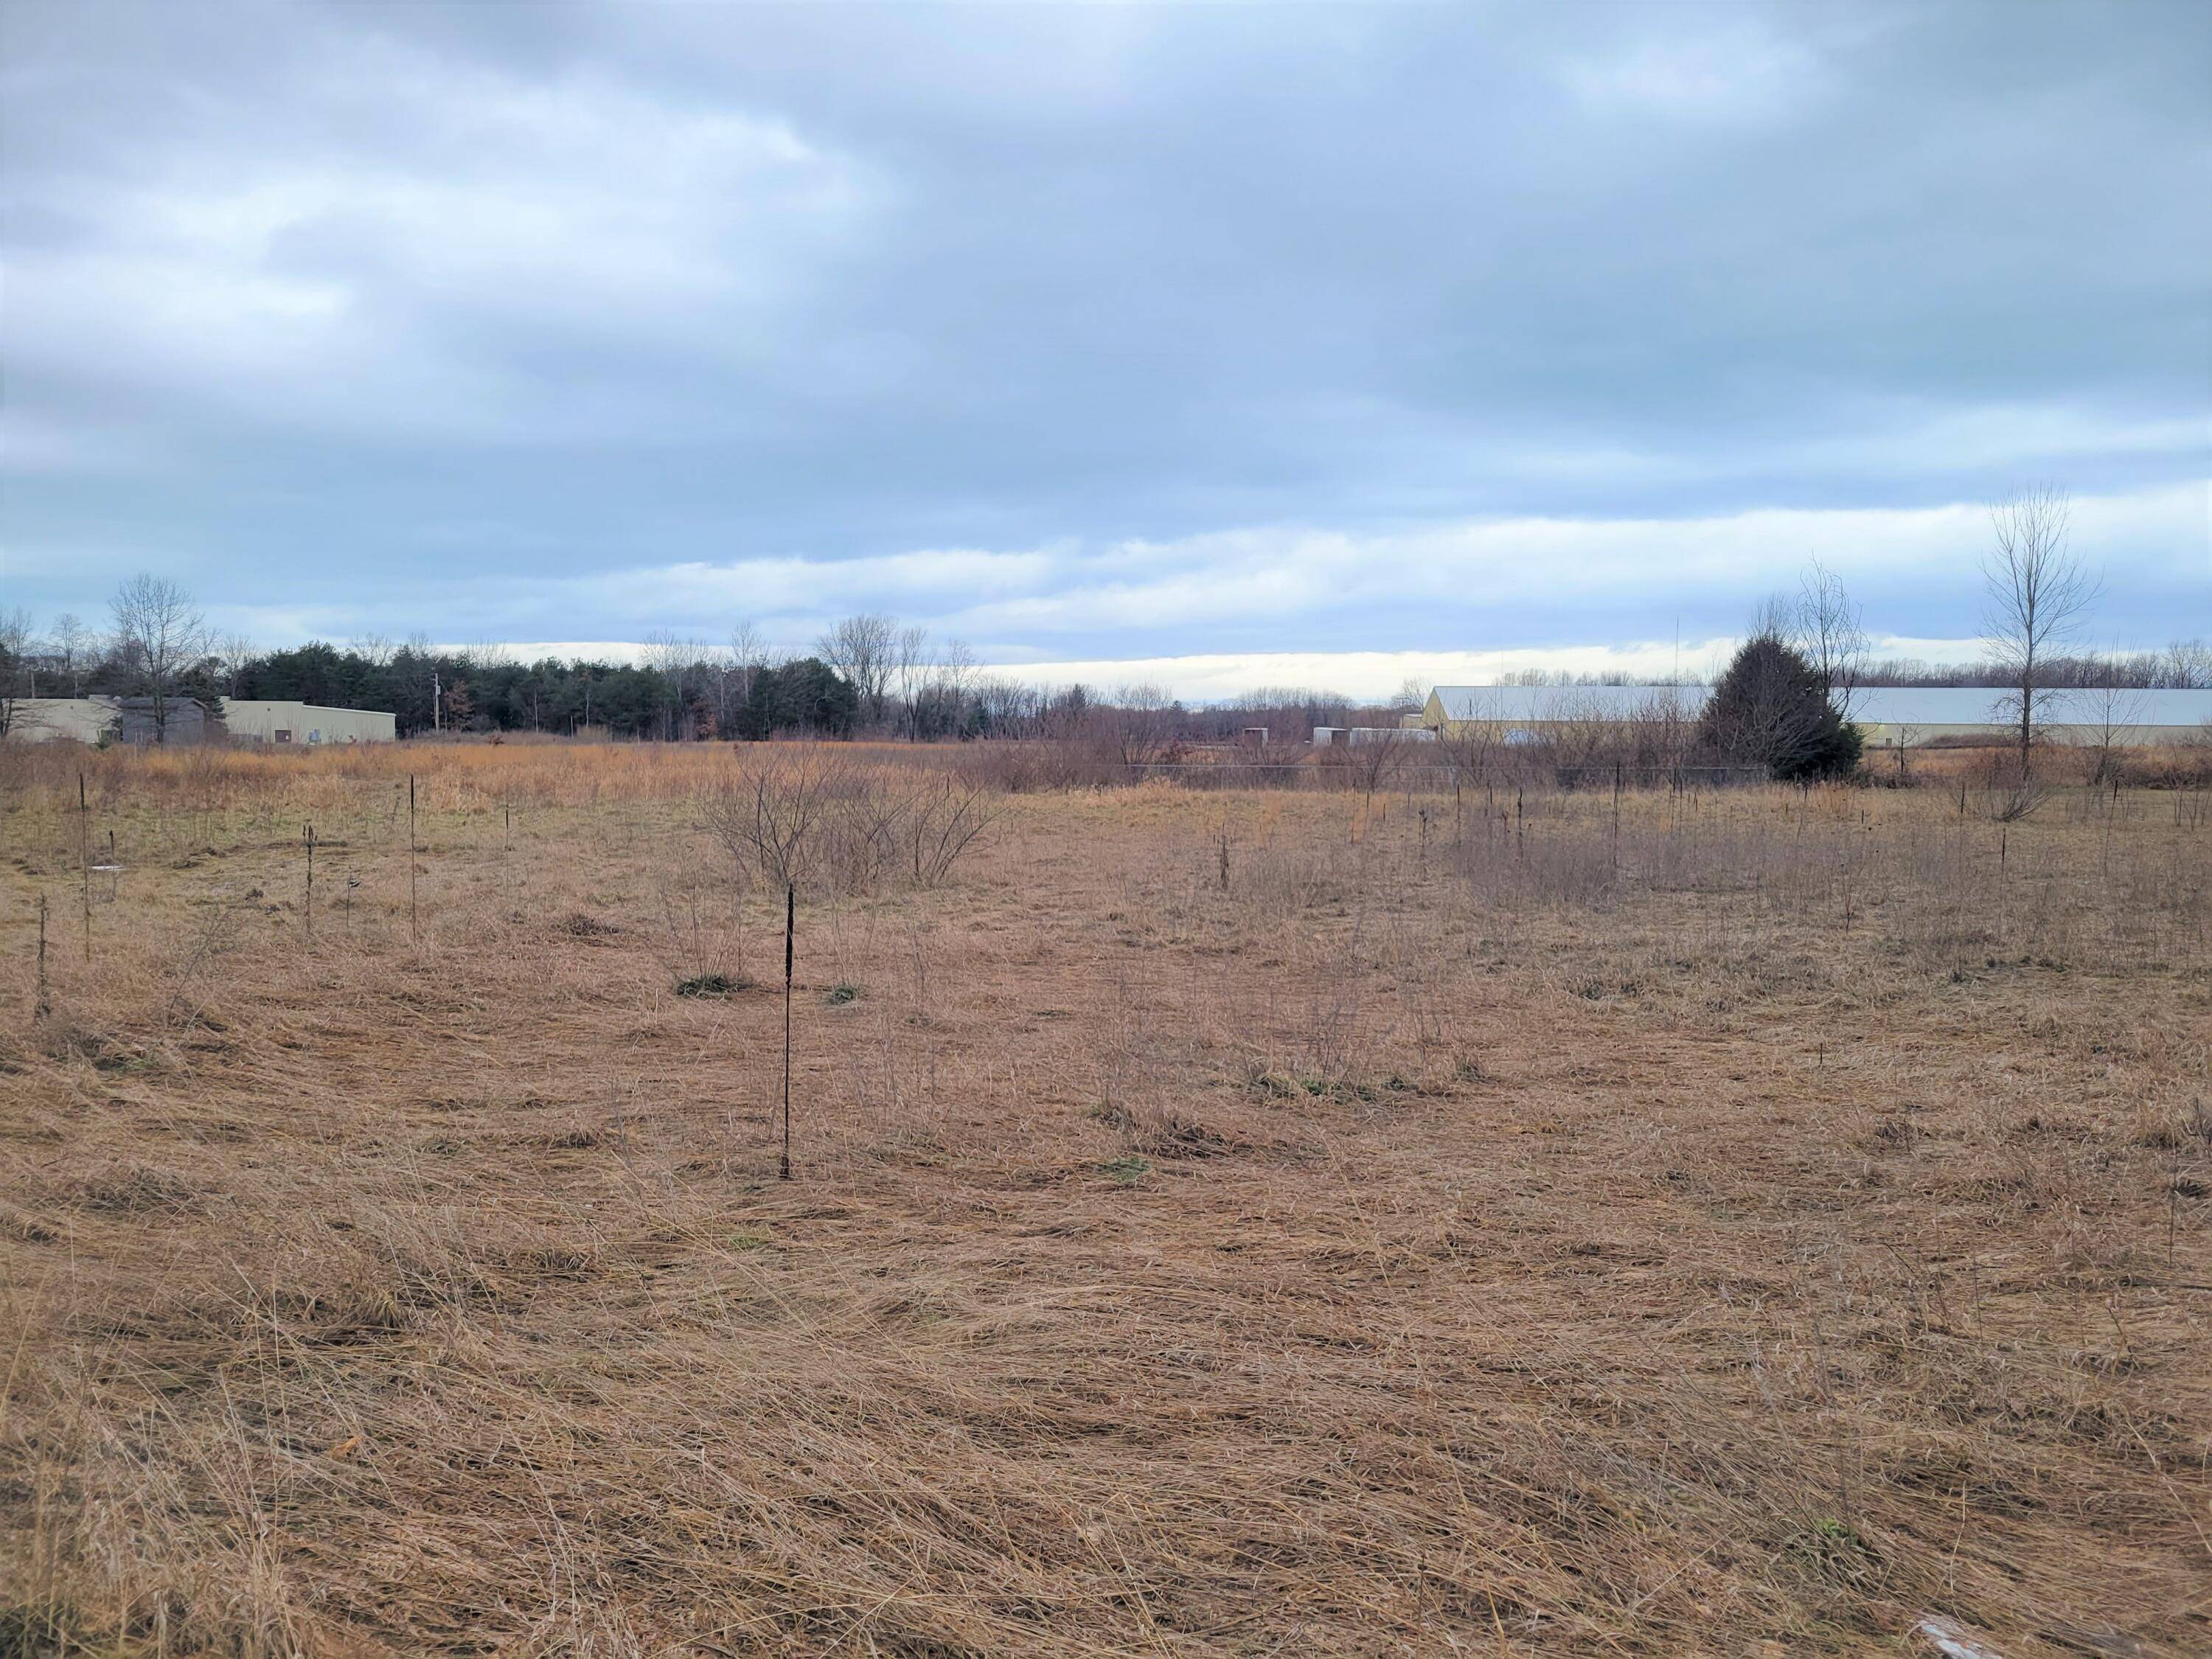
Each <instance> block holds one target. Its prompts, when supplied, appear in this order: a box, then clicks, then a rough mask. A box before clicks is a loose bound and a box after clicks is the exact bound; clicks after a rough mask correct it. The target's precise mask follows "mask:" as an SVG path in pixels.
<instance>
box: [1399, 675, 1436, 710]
mask: <svg viewBox="0 0 2212 1659" xmlns="http://www.w3.org/2000/svg"><path fill="white" fill-rule="evenodd" d="M1428 706H1429V685H1428V682H1427V681H1426V680H1424V679H1422V678H1420V677H1419V675H1416V674H1408V675H1407V676H1406V678H1404V679H1403V680H1401V681H1400V682H1399V683H1398V690H1397V692H1396V693H1395V695H1394V696H1392V697H1391V699H1390V712H1391V713H1392V714H1419V713H1420V712H1421V711H1422V710H1423V709H1424V708H1427V707H1428Z"/></svg>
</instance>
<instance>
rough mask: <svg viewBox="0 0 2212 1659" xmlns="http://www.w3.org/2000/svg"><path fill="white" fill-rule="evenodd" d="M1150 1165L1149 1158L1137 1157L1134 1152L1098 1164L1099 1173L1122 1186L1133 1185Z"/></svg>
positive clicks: (1143, 1175)
mask: <svg viewBox="0 0 2212 1659" xmlns="http://www.w3.org/2000/svg"><path fill="white" fill-rule="evenodd" d="M1151 1168H1152V1160H1151V1159H1150V1158H1139V1157H1138V1156H1137V1155H1136V1154H1135V1153H1134V1152H1128V1153H1125V1154H1124V1155H1123V1156H1121V1157H1120V1158H1113V1159H1110V1160H1109V1161H1108V1162H1107V1163H1104V1164H1100V1165H1099V1166H1098V1170H1099V1173H1100V1174H1102V1175H1109V1176H1113V1177H1114V1179H1115V1181H1117V1182H1120V1183H1121V1185H1122V1186H1124V1187H1133V1186H1135V1185H1136V1184H1137V1182H1139V1181H1142V1180H1143V1179H1144V1178H1145V1174H1146V1171H1147V1170H1150V1169H1151Z"/></svg>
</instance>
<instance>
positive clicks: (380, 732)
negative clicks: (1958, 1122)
mask: <svg viewBox="0 0 2212 1659" xmlns="http://www.w3.org/2000/svg"><path fill="white" fill-rule="evenodd" d="M222 723H223V727H224V729H225V730H226V731H228V732H229V733H230V735H231V736H232V737H233V738H245V739H246V740H247V741H249V742H254V743H266V744H299V745H301V747H303V748H307V747H322V746H325V745H328V744H349V743H390V742H391V741H392V739H393V738H395V737H397V736H398V730H397V726H396V723H395V720H394V718H393V716H392V715H390V714H381V713H380V712H378V711H377V710H375V709H373V708H324V707H322V706H321V705H320V704H318V703H312V702H249V701H246V700H245V699H243V698H239V697H225V698H224V699H223V700H222Z"/></svg>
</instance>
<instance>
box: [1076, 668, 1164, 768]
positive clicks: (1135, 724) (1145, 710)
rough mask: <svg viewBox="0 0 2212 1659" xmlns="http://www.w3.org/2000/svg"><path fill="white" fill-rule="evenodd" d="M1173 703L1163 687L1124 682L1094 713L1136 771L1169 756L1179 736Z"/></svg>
mask: <svg viewBox="0 0 2212 1659" xmlns="http://www.w3.org/2000/svg"><path fill="white" fill-rule="evenodd" d="M1173 702H1174V699H1173V698H1171V697H1170V696H1168V694H1167V692H1166V690H1164V688H1162V687H1160V686H1157V685H1124V686H1121V687H1118V688H1116V690H1115V692H1114V695H1113V697H1112V698H1111V700H1110V701H1109V702H1106V703H1104V704H1102V705H1098V706H1097V707H1095V708H1094V709H1093V710H1092V714H1093V718H1094V720H1095V721H1096V723H1097V726H1098V728H1099V729H1100V730H1101V731H1102V732H1103V736H1104V738H1105V740H1106V742H1107V743H1108V744H1110V745H1111V746H1112V748H1113V749H1114V750H1115V753H1116V756H1117V757H1118V758H1119V759H1120V760H1121V764H1122V765H1123V766H1125V767H1128V768H1130V769H1132V770H1133V769H1135V768H1138V767H1143V766H1150V765H1152V764H1153V763H1157V762H1158V761H1161V760H1164V759H1165V758H1167V757H1168V756H1169V754H1170V750H1172V747H1173V745H1174V742H1175V736H1176V732H1175V721H1174V717H1173V715H1172V714H1171V713H1170V709H1171V707H1172V705H1173Z"/></svg>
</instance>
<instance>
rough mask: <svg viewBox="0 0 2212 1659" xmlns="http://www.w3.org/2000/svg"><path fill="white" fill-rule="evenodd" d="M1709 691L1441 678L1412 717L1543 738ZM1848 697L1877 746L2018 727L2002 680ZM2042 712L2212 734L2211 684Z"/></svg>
mask: <svg viewBox="0 0 2212 1659" xmlns="http://www.w3.org/2000/svg"><path fill="white" fill-rule="evenodd" d="M1708 696H1711V688H1710V687H1707V686H1702V685H1440V686H1438V687H1437V688H1436V690H1433V691H1431V692H1430V693H1429V701H1428V704H1427V706H1426V707H1425V708H1423V709H1422V711H1421V712H1420V713H1419V714H1408V715H1407V716H1406V723H1407V725H1408V726H1420V727H1423V728H1424V729H1425V730H1428V731H1431V732H1440V733H1442V734H1443V735H1444V736H1446V737H1460V736H1468V735H1474V734H1476V733H1480V734H1483V735H1486V736H1488V737H1490V738H1492V739H1494V740H1495V741H1498V742H1501V743H1509V744H1510V743H1535V742H1541V741H1542V740H1543V739H1545V738H1547V737H1552V736H1555V735H1557V734H1558V733H1559V732H1561V731H1562V730H1565V729H1567V728H1570V727H1573V726H1590V725H1626V724H1632V723H1636V722H1639V721H1647V720H1670V719H1671V720H1696V719H1697V718H1698V716H1699V714H1701V713H1703V712H1704V709H1705V699H1706V698H1707V697H1708ZM1844 703H1845V708H1844V717H1845V718H1846V719H1847V720H1850V722H1851V723H1852V724H1853V725H1854V726H1857V727H1858V728H1859V730H1860V731H1861V732H1863V733H1864V734H1865V737H1866V740H1867V741H1868V742H1869V743H1870V744H1898V745H1901V746H1904V747H1907V748H1910V747H1911V746H1913V745H1914V744H1925V743H1933V742H1936V741H1937V740H1939V739H1949V740H1951V741H1954V742H1957V741H1961V740H1963V741H1968V742H1971V741H1972V740H1973V739H1975V738H1987V739H1988V740H1990V741H1991V742H2001V741H2003V740H2004V739H2005V738H2008V737H2013V736H2016V735H2017V734H2018V732H2019V731H2020V720H2019V715H2018V714H2017V713H2016V712H2012V713H2008V710H2011V709H2012V708H2013V703H2012V699H2011V697H2010V696H2008V694H2007V693H2006V692H2005V691H2004V690H2002V688H1997V687H1990V686H1979V685H1975V686H1912V685H1906V686H1896V685H1877V686H1868V687H1864V688H1862V689H1861V690H1857V691H1854V692H1852V693H1851V694H1850V696H1849V697H1848V698H1846V699H1844ZM2034 718H2035V730H2036V734H2037V736H2038V737H2039V738H2042V739H2043V740H2045V742H2051V743H2088V744H2107V743H2109V744H2124V745H2126V746H2129V747H2147V746H2153V745H2156V744H2165V743H2179V742H2182V741H2184V740H2185V739H2187V738H2192V737H2207V738H2212V691H2176V690H2156V691H2138V690H2045V691H2038V692H2037V693H2036V694H2035V711H2034Z"/></svg>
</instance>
